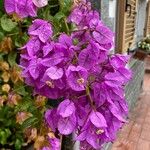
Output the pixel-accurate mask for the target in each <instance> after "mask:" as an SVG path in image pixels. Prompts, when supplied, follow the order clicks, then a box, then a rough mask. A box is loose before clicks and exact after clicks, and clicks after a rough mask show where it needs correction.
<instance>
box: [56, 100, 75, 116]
mask: <svg viewBox="0 0 150 150" xmlns="http://www.w3.org/2000/svg"><path fill="white" fill-rule="evenodd" d="M74 112H75V106H74V103H73V102H71V101H70V100H68V99H66V100H64V101H63V102H61V103H60V104H59V106H58V108H57V113H58V114H59V115H60V116H62V117H63V118H65V117H69V116H71V115H72V114H73V113H74Z"/></svg>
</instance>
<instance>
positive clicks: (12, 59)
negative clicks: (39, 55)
mask: <svg viewBox="0 0 150 150" xmlns="http://www.w3.org/2000/svg"><path fill="white" fill-rule="evenodd" d="M16 57H17V53H16V52H13V51H12V52H11V53H9V55H8V62H9V64H10V66H14V65H15V64H16Z"/></svg>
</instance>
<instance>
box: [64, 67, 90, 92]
mask: <svg viewBox="0 0 150 150" xmlns="http://www.w3.org/2000/svg"><path fill="white" fill-rule="evenodd" d="M87 74H88V73H87V70H86V69H85V68H83V67H81V66H77V67H75V66H69V68H68V69H67V71H66V76H67V79H68V84H69V86H70V87H71V88H72V89H73V90H75V91H82V90H85V85H86V80H87Z"/></svg>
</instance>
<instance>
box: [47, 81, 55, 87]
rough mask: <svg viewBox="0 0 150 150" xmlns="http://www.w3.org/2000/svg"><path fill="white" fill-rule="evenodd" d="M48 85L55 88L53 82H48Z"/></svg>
mask: <svg viewBox="0 0 150 150" xmlns="http://www.w3.org/2000/svg"><path fill="white" fill-rule="evenodd" d="M46 84H47V85H48V86H49V87H51V88H54V84H53V83H52V82H51V81H46Z"/></svg>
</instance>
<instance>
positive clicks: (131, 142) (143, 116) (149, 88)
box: [111, 73, 150, 150]
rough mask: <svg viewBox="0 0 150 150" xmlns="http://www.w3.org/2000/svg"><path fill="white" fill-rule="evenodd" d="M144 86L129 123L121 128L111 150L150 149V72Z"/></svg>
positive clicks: (146, 76)
mask: <svg viewBox="0 0 150 150" xmlns="http://www.w3.org/2000/svg"><path fill="white" fill-rule="evenodd" d="M143 88H144V91H143V93H142V94H141V96H140V98H139V101H138V102H137V104H136V106H135V108H134V110H133V111H132V112H131V113H130V115H129V120H130V121H129V123H128V124H126V125H124V127H123V128H122V129H121V132H120V134H119V135H118V139H117V140H116V142H115V143H114V144H113V147H112V149H111V150H150V73H149V74H146V75H145V79H144V87H143Z"/></svg>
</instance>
